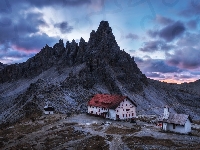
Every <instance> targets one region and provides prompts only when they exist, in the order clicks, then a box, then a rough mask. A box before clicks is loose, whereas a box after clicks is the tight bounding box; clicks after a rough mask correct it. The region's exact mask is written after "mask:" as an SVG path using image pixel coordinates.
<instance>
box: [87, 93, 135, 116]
mask: <svg viewBox="0 0 200 150" xmlns="http://www.w3.org/2000/svg"><path fill="white" fill-rule="evenodd" d="M136 107H137V105H136V104H135V103H134V102H133V101H131V100H130V99H129V98H128V97H127V96H120V95H109V94H96V95H94V97H93V98H92V99H91V100H89V102H88V113H89V114H93V115H98V116H102V117H104V118H109V119H113V120H125V119H129V118H134V117H136Z"/></svg>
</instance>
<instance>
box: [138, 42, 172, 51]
mask: <svg viewBox="0 0 200 150" xmlns="http://www.w3.org/2000/svg"><path fill="white" fill-rule="evenodd" d="M173 47H174V46H173V45H171V44H166V42H164V41H159V40H158V41H156V40H155V41H149V42H145V43H144V47H142V48H140V49H139V50H140V51H143V52H155V51H168V50H171V49H172V48H173Z"/></svg>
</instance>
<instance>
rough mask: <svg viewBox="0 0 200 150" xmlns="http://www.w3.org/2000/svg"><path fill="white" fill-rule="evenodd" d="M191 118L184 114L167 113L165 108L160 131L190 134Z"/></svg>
mask: <svg viewBox="0 0 200 150" xmlns="http://www.w3.org/2000/svg"><path fill="white" fill-rule="evenodd" d="M191 122H192V120H191V118H190V116H189V115H186V114H175V113H169V108H168V107H167V106H165V108H164V115H163V119H162V129H163V130H165V131H173V132H178V133H185V134H187V133H189V132H191Z"/></svg>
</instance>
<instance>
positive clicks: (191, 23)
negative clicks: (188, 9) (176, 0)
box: [187, 20, 197, 29]
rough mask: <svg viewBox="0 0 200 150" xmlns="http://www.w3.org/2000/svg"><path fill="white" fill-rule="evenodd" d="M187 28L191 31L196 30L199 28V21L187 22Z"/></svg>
mask: <svg viewBox="0 0 200 150" xmlns="http://www.w3.org/2000/svg"><path fill="white" fill-rule="evenodd" d="M187 26H188V27H189V28H190V29H196V28H197V21H196V20H190V21H188V22H187Z"/></svg>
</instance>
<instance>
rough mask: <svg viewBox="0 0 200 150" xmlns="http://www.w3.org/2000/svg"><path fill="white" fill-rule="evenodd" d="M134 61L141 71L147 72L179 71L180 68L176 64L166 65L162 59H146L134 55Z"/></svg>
mask: <svg viewBox="0 0 200 150" xmlns="http://www.w3.org/2000/svg"><path fill="white" fill-rule="evenodd" d="M135 61H136V63H137V64H138V66H139V67H140V69H141V70H142V72H143V73H145V74H146V73H147V72H160V73H174V72H181V71H182V70H181V69H179V68H178V67H176V66H170V65H168V64H167V63H166V62H165V60H162V59H146V60H143V59H142V58H138V57H135Z"/></svg>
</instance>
